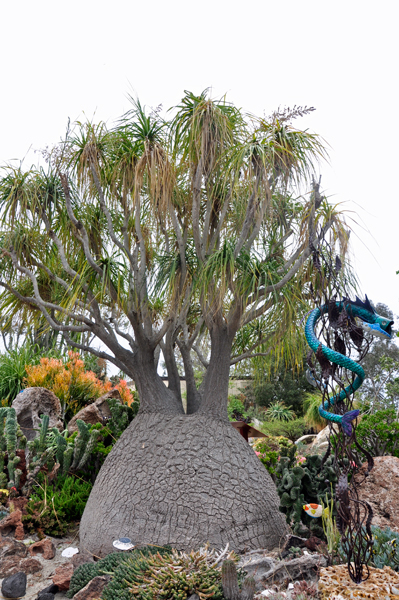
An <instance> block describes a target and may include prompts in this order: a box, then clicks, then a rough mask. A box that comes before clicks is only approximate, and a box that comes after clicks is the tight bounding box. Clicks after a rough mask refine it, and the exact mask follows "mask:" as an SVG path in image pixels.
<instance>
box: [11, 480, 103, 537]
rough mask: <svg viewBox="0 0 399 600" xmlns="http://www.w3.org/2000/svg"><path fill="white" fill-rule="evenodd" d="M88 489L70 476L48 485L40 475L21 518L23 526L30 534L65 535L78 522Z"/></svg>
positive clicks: (85, 483) (83, 482)
mask: <svg viewBox="0 0 399 600" xmlns="http://www.w3.org/2000/svg"><path fill="white" fill-rule="evenodd" d="M91 488H92V485H91V484H90V483H88V482H87V481H83V480H81V479H80V478H79V479H78V478H77V477H71V476H62V477H59V478H58V479H57V480H56V482H55V483H54V484H51V485H50V484H48V482H47V478H46V476H44V475H43V474H40V476H39V477H38V485H37V486H36V487H35V489H34V493H32V495H31V497H30V499H29V502H28V504H27V506H26V511H27V514H26V515H25V516H24V517H23V518H22V520H23V522H24V526H25V527H26V528H27V529H28V531H30V532H32V533H33V532H36V531H37V530H38V529H41V530H43V532H44V533H45V534H47V535H54V536H62V535H64V534H65V533H66V531H67V530H68V529H69V527H70V525H71V524H72V523H73V522H75V521H76V520H79V519H80V518H81V516H82V514H83V511H84V508H85V506H86V502H87V500H88V498H89V495H90V492H91Z"/></svg>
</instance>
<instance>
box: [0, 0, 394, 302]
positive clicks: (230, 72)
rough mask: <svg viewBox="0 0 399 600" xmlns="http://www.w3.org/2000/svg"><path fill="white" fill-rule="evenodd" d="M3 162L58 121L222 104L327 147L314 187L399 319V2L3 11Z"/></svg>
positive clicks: (59, 129) (26, 4) (7, 5)
mask: <svg viewBox="0 0 399 600" xmlns="http://www.w3.org/2000/svg"><path fill="white" fill-rule="evenodd" d="M0 15H1V21H0V23H1V24H0V51H1V52H0V56H1V63H0V73H1V81H2V82H3V83H2V84H1V87H0V90H1V91H0V107H1V110H0V124H1V127H0V163H5V162H9V161H11V160H12V159H19V160H20V159H22V158H23V157H24V156H26V158H25V162H24V164H25V166H26V167H29V166H30V164H31V163H32V162H33V161H35V160H37V154H36V155H35V154H34V153H33V150H35V149H40V148H43V147H45V146H46V145H51V144H53V143H55V142H57V141H58V140H59V139H60V138H61V137H62V135H63V133H64V132H65V128H66V124H67V119H68V117H69V118H71V120H72V121H74V120H76V119H79V120H83V119H85V115H86V116H87V117H89V118H92V117H93V115H94V114H95V115H96V119H98V120H100V119H102V120H106V121H108V122H112V121H113V120H114V119H115V118H117V117H118V116H120V115H121V114H122V113H123V112H124V111H125V110H127V109H128V108H129V103H128V100H127V94H129V93H130V94H133V95H138V97H139V98H140V100H141V102H142V103H143V104H146V105H149V106H157V105H158V104H160V103H162V104H163V106H164V107H170V106H172V105H174V104H177V103H178V102H179V100H180V99H181V97H182V95H183V91H184V90H190V91H193V92H195V93H200V92H201V91H202V90H203V89H205V88H207V87H210V86H211V87H212V88H213V95H214V96H218V95H222V94H224V93H227V94H228V99H229V100H231V101H232V102H234V103H235V104H236V105H238V106H239V107H242V108H244V109H246V110H247V111H251V112H253V113H257V114H259V115H262V114H263V113H264V112H265V113H266V114H270V113H271V112H272V111H273V109H276V108H277V107H278V106H293V105H294V104H296V105H307V106H314V107H316V109H317V111H316V112H314V113H311V114H310V115H309V116H308V117H306V118H303V119H298V120H297V121H295V124H296V126H298V127H302V128H309V129H310V130H312V131H316V132H317V133H319V134H320V135H321V136H322V137H323V138H324V139H325V140H326V141H327V142H328V144H329V145H330V165H327V164H326V165H324V166H323V167H322V169H321V172H322V174H323V178H322V184H323V187H324V191H325V193H326V194H327V195H329V196H330V197H331V201H332V202H334V203H338V202H339V203H342V207H343V208H346V209H347V210H348V211H354V212H350V213H349V215H348V216H351V217H353V219H354V221H356V223H357V225H356V224H355V222H352V224H353V228H354V231H353V235H352V241H353V244H352V247H353V253H354V263H355V266H356V270H357V273H358V276H359V279H360V282H361V292H362V293H363V294H364V293H367V294H368V296H369V297H370V298H371V299H372V300H373V301H374V302H384V303H386V304H388V305H389V306H390V307H391V308H392V309H393V310H394V312H395V313H398V314H399V275H396V274H395V272H396V270H399V253H398V251H397V248H398V245H399V230H398V222H399V219H398V217H399V208H398V189H397V180H398V176H397V165H398V158H399V157H398V147H399V127H398V116H397V114H398V109H399V103H398V99H399V93H398V89H399V84H398V17H399V3H398V0H396V1H394V0H392V1H387V0H380V1H379V2H375V1H374V2H370V1H369V0H362V1H359V0H346V1H342V0H335V1H334V2H331V1H330V2H326V1H323V0H318V1H312V0H274V1H270V0H247V1H246V2H237V1H234V0H229V1H226V0H213V1H210V0H201V1H200V2H199V1H198V2H192V1H191V0H186V1H184V2H183V1H177V0H170V1H169V2H167V1H160V0H154V1H152V2H145V1H143V0H142V1H140V2H137V1H134V2H132V1H127V0H125V1H121V0H113V1H107V2H104V1H103V0H96V1H92V0H80V1H79V2H77V1H76V0H69V1H68V2H59V1H57V0H51V1H46V0H36V1H35V2H32V1H31V0H29V1H28V0H20V1H19V2H10V1H8V2H6V1H5V0H2V1H1V3H0Z"/></svg>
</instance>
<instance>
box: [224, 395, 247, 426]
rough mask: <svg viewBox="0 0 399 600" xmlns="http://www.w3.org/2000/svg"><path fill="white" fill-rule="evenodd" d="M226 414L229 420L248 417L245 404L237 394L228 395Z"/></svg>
mask: <svg viewBox="0 0 399 600" xmlns="http://www.w3.org/2000/svg"><path fill="white" fill-rule="evenodd" d="M227 414H228V416H229V419H230V421H240V420H241V421H242V420H244V419H247V418H248V414H247V413H246V411H245V406H244V404H243V403H242V402H241V400H240V399H239V398H237V396H230V397H229V403H228V405H227Z"/></svg>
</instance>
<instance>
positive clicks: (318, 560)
mask: <svg viewBox="0 0 399 600" xmlns="http://www.w3.org/2000/svg"><path fill="white" fill-rule="evenodd" d="M245 558H246V560H245ZM326 564H327V560H326V558H325V557H324V556H322V555H321V554H306V555H304V556H300V557H299V558H294V559H292V560H288V561H284V560H282V561H276V560H274V559H273V558H270V557H268V556H260V555H256V554H254V555H252V556H249V557H248V556H246V557H245V556H244V557H242V558H241V560H240V562H239V563H238V566H239V567H242V568H243V569H244V570H245V571H246V572H247V573H248V575H250V576H252V577H253V578H254V579H255V583H256V589H257V590H258V591H260V590H263V589H265V587H267V585H268V584H270V583H276V582H283V581H285V580H286V579H291V580H295V579H314V578H315V576H316V574H317V571H318V569H319V568H320V567H325V566H326Z"/></svg>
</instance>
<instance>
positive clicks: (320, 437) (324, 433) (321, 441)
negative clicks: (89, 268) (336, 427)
mask: <svg viewBox="0 0 399 600" xmlns="http://www.w3.org/2000/svg"><path fill="white" fill-rule="evenodd" d="M329 439H330V428H329V427H328V426H327V427H324V429H322V430H321V431H319V433H318V434H317V436H316V437H315V438H314V440H313V442H312V445H311V446H310V447H311V449H312V450H317V449H318V448H320V447H322V448H324V447H327V446H328V441H329Z"/></svg>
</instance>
